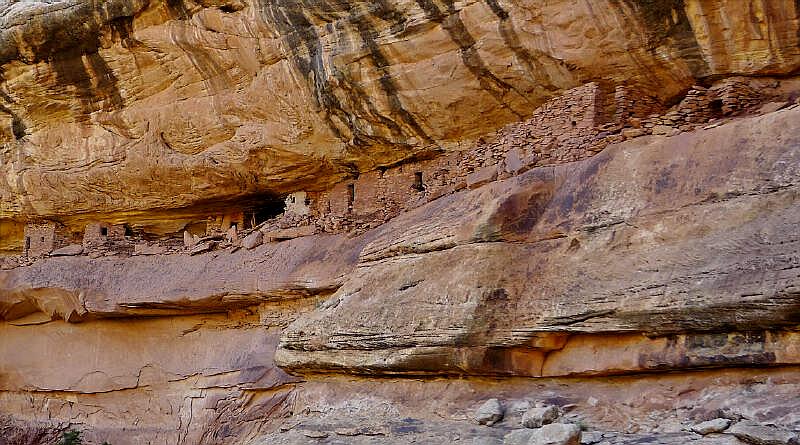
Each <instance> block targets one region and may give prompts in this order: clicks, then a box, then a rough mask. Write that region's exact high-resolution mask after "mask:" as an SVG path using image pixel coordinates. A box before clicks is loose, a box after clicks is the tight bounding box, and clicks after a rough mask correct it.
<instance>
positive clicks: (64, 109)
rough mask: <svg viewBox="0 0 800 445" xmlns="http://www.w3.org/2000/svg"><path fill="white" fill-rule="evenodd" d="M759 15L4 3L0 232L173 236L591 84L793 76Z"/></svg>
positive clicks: (793, 51)
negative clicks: (92, 226)
mask: <svg viewBox="0 0 800 445" xmlns="http://www.w3.org/2000/svg"><path fill="white" fill-rule="evenodd" d="M748 4H749V5H750V7H749V8H743V7H742V5H741V4H740V2H738V1H721V0H719V1H717V0H715V1H707V0H704V1H699V0H691V1H688V0H687V1H672V0H670V1H659V2H650V1H647V2H645V1H638V0H604V1H602V2H600V3H597V2H593V3H587V2H581V1H575V0H560V1H557V2H546V3H542V2H527V3H526V2H523V3H506V2H496V1H487V2H474V1H470V2H464V3H453V2H444V3H437V2H424V1H417V2H399V3H393V2H388V3H380V4H371V3H357V2H355V3H336V4H328V3H324V2H323V3H320V2H311V3H307V4H303V5H299V4H294V3H285V2H239V1H235V0H231V1H223V0H220V1H201V2H193V1H189V0H187V1H153V2H135V1H128V0H114V1H111V2H101V3H96V2H87V1H82V0H71V1H64V2H45V3H35V2H18V3H7V4H6V5H5V6H4V8H3V10H2V16H0V18H2V26H0V28H2V29H1V30H0V62H2V67H3V72H2V90H3V93H4V94H3V99H2V101H3V113H4V114H5V116H6V118H5V119H4V120H3V121H4V125H5V128H4V129H3V132H4V134H5V139H4V141H5V144H4V146H3V149H2V158H0V159H2V164H1V165H2V167H0V168H2V172H3V174H2V177H3V178H5V179H4V180H3V181H2V182H0V196H2V204H0V219H8V218H13V219H17V220H20V219H26V218H32V217H57V218H59V219H61V220H63V221H64V222H67V223H69V224H72V225H73V226H74V228H75V229H76V230H80V228H81V225H82V224H84V223H85V222H86V221H87V220H88V219H90V218H91V217H93V216H94V217H96V216H98V215H100V216H102V217H104V218H106V219H110V220H114V221H117V222H129V223H132V224H135V225H138V226H140V227H143V228H146V229H147V230H149V231H151V232H153V233H169V232H175V231H179V230H180V229H181V228H182V226H183V225H185V224H187V223H191V222H192V221H195V220H197V219H198V217H201V216H202V217H204V216H205V215H206V214H208V207H209V206H211V207H212V208H220V207H224V206H225V205H227V204H226V202H229V201H230V200H231V199H236V198H241V197H244V196H253V195H256V196H260V195H273V194H281V193H286V192H291V191H295V190H299V189H303V188H310V189H313V188H323V187H325V186H327V185H329V184H330V183H332V182H335V181H336V180H338V179H341V178H343V177H346V176H347V175H350V174H352V173H353V172H354V171H357V170H360V171H364V170H369V169H370V168H373V167H374V166H376V165H388V164H392V163H395V162H397V161H400V160H402V159H405V158H408V157H410V156H414V155H415V154H419V153H421V152H429V151H431V150H440V149H449V148H455V147H457V146H458V145H459V144H461V143H463V142H464V141H466V140H469V139H471V138H474V137H476V136H479V135H481V134H483V133H486V132H487V131H491V130H494V129H496V128H499V127H500V126H502V125H503V124H504V123H507V122H511V121H515V120H518V119H520V118H522V117H525V116H528V115H530V114H531V112H532V111H533V110H534V109H535V108H536V107H537V106H538V105H540V104H541V103H542V102H543V101H544V100H546V99H548V98H550V97H553V96H555V95H557V94H558V93H560V92H562V91H564V90H565V89H567V88H571V87H574V86H577V85H580V84H582V83H584V82H585V81H587V80H597V81H602V82H607V83H610V84H619V83H625V84H628V85H632V86H638V87H641V89H642V90H643V91H649V92H651V94H653V95H654V96H655V97H656V98H657V99H660V100H664V101H670V100H672V99H673V98H675V97H676V96H677V95H679V94H680V93H682V92H683V91H685V90H686V89H688V87H689V86H691V85H693V84H695V83H697V82H699V81H702V80H703V79H707V78H712V77H718V76H727V75H734V74H744V75H767V74H769V75H783V74H788V73H792V72H794V71H795V70H797V68H798V66H800V51H799V50H798V29H800V24H799V22H798V11H797V5H796V4H795V3H794V2H792V1H789V0H785V1H771V2H767V3H764V2H756V1H753V2H748ZM745 11H746V12H745ZM79 25H80V26H79ZM178 208H181V209H183V210H180V211H174V210H173V209H178ZM9 224H10V223H8V222H4V223H3V225H5V226H8V227H9V230H11V226H9ZM20 242H21V241H19V239H18V238H17V239H16V241H15V242H14V243H12V246H16V248H18V247H19V245H20V244H19V243H20ZM12 246H9V247H12Z"/></svg>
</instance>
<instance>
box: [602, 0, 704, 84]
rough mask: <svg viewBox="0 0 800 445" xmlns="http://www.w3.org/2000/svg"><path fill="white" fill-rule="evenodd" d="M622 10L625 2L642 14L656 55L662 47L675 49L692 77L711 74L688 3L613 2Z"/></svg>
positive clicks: (661, 0)
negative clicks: (690, 16)
mask: <svg viewBox="0 0 800 445" xmlns="http://www.w3.org/2000/svg"><path fill="white" fill-rule="evenodd" d="M611 2H612V3H614V4H616V6H617V7H618V8H621V5H620V3H621V2H625V3H626V4H627V5H628V6H629V7H630V8H631V9H633V10H635V11H637V12H638V14H639V16H640V18H641V19H642V20H643V21H644V23H645V25H646V28H647V30H648V36H647V42H648V49H649V50H650V51H653V52H655V50H656V49H657V48H658V47H660V46H672V47H673V48H675V49H676V50H677V53H678V56H679V57H680V58H681V59H683V60H684V61H685V62H686V64H687V66H688V67H689V70H690V71H691V73H692V75H693V76H695V77H705V76H707V75H708V74H710V67H709V66H708V62H707V61H706V60H705V57H703V51H702V50H701V48H700V44H699V43H698V42H697V37H696V36H695V34H694V31H693V30H692V25H691V23H690V22H689V17H688V16H687V15H686V9H685V3H684V0H611Z"/></svg>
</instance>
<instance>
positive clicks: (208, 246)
mask: <svg viewBox="0 0 800 445" xmlns="http://www.w3.org/2000/svg"><path fill="white" fill-rule="evenodd" d="M755 82H756V81H755V80H753V79H749V78H729V79H725V80H722V81H720V82H718V83H716V84H714V85H713V86H711V87H710V88H705V87H701V86H695V87H692V88H691V89H690V90H689V91H688V92H687V94H686V95H685V97H684V98H683V99H682V100H681V101H680V102H679V103H678V104H676V105H674V106H673V107H671V108H670V109H669V110H667V108H666V106H665V105H664V104H662V103H660V102H659V101H658V100H657V99H655V98H653V97H651V96H649V95H648V94H645V93H644V92H642V91H639V90H637V89H636V88H634V87H630V86H622V85H621V86H616V87H610V86H606V85H601V84H599V83H588V84H585V85H582V86H579V87H577V88H573V89H571V90H569V91H567V92H566V93H564V94H563V95H561V96H558V97H556V98H553V99H551V100H550V101H548V102H546V103H545V104H543V105H542V106H541V107H539V108H538V109H537V110H536V111H535V112H534V113H533V115H532V116H531V117H530V118H528V119H526V120H524V121H521V122H515V123H512V124H510V125H507V126H506V127H504V128H502V129H501V130H499V131H497V132H495V133H494V134H491V135H486V136H483V137H481V138H479V139H478V140H477V141H476V142H475V143H474V145H473V146H472V148H471V149H469V150H464V151H453V152H449V153H446V154H443V155H441V156H438V157H436V158H434V159H428V160H420V161H415V162H408V163H404V164H401V165H398V166H394V167H386V168H378V169H376V170H374V171H369V172H366V173H363V174H360V175H359V176H357V177H355V178H353V179H351V180H349V181H343V182H340V183H338V184H336V185H334V186H333V187H332V188H330V189H328V190H323V191H298V192H294V193H291V194H289V195H287V196H286V197H285V199H284V201H283V203H282V204H283V205H282V207H281V209H279V210H280V213H278V212H277V210H276V209H275V208H271V209H269V211H268V212H266V213H265V212H264V211H263V209H261V210H259V209H253V208H250V209H235V210H232V211H229V212H225V213H223V214H217V215H211V216H209V217H208V218H207V220H206V222H205V232H204V233H190V232H189V231H188V230H187V231H186V232H184V237H183V240H182V241H183V243H182V244H180V241H179V240H178V244H176V245H175V246H171V247H170V246H167V247H166V248H165V247H164V246H161V245H160V244H157V245H150V244H148V243H147V242H144V241H142V240H141V239H139V238H137V237H135V236H127V235H128V234H127V231H126V227H125V226H124V225H114V224H109V223H104V222H98V221H95V222H91V223H89V224H87V225H86V229H85V232H84V236H83V241H82V247H83V250H82V253H86V254H89V255H91V256H100V255H112V254H116V253H132V254H154V253H170V252H177V251H181V248H188V249H189V252H190V253H191V254H196V253H202V252H206V251H209V250H213V249H216V248H224V247H234V248H238V247H241V246H242V245H243V244H244V245H245V246H247V247H248V248H252V247H254V246H256V245H258V244H260V243H261V242H262V241H265V242H268V241H280V240H286V239H291V238H296V237H301V236H308V235H312V234H315V233H342V232H351V231H355V232H363V231H366V230H368V229H370V228H373V227H376V226H378V225H380V224H383V223H384V222H386V221H388V220H390V219H392V218H394V217H395V216H397V215H398V214H400V213H401V212H403V211H407V210H410V209H413V208H415V207H418V206H421V205H423V204H425V203H426V202H429V201H432V200H434V199H437V198H439V197H441V196H444V195H446V194H450V193H454V192H456V191H458V190H462V189H465V188H475V187H479V186H481V185H483V184H486V183H488V182H491V181H495V180H498V179H504V178H508V177H510V176H513V175H516V174H519V173H522V172H524V171H526V170H528V169H530V168H533V167H537V166H545V165H555V164H561V163H566V162H573V161H578V160H581V159H585V158H587V157H590V156H593V155H594V154H596V153H598V152H600V151H602V150H603V149H604V148H605V147H606V146H607V145H609V144H611V143H617V142H622V141H624V140H626V139H631V138H634V137H640V136H645V135H650V134H655V135H665V136H673V135H676V134H678V133H680V132H682V131H691V130H693V129H694V128H696V127H697V126H705V125H708V124H709V122H711V121H714V120H715V119H721V118H724V117H727V116H733V115H736V114H737V113H742V112H747V111H748V110H752V109H754V108H755V107H756V106H758V105H760V104H762V103H763V102H764V101H765V99H768V97H766V96H765V94H764V93H763V91H762V90H763V86H762V85H754V83H755ZM761 82H762V83H763V82H765V81H761ZM772 83H773V84H772V85H771V86H772V87H773V88H774V87H775V85H777V83H779V82H778V81H772ZM273 213H278V214H273ZM244 238H246V239H245V240H244V243H243V242H242V241H243V240H242V239H244ZM254 238H257V239H258V242H254V241H253V239H254ZM68 245H70V237H69V236H68V235H67V234H65V233H64V228H63V226H61V225H60V224H59V223H56V222H52V221H45V222H34V223H29V224H27V225H26V226H25V248H24V252H23V256H24V257H26V258H29V259H35V258H41V257H44V256H47V255H50V254H51V253H52V252H54V251H56V250H57V249H62V248H64V247H65V246H68ZM176 246H179V247H176ZM76 252H77V250H76ZM78 253H81V252H78ZM72 254H75V253H72Z"/></svg>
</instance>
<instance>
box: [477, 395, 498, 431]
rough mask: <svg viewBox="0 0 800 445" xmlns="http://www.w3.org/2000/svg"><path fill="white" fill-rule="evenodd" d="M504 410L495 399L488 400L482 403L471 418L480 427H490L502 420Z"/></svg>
mask: <svg viewBox="0 0 800 445" xmlns="http://www.w3.org/2000/svg"><path fill="white" fill-rule="evenodd" d="M504 415H505V410H504V409H503V405H502V404H501V403H500V401H499V400H497V399H489V400H487V401H486V402H484V403H483V405H481V406H480V407H479V408H478V409H477V410H475V414H474V415H473V418H474V419H475V421H476V422H478V423H479V424H481V425H488V426H492V425H494V424H495V423H497V422H499V421H501V420H503V416H504Z"/></svg>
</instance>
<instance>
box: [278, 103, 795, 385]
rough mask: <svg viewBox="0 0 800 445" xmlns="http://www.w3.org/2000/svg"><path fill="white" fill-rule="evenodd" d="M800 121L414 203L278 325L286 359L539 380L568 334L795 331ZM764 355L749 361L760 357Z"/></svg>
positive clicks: (788, 119) (778, 121) (791, 118)
mask: <svg viewBox="0 0 800 445" xmlns="http://www.w3.org/2000/svg"><path fill="white" fill-rule="evenodd" d="M798 117H800V111H798V110H789V111H787V112H779V113H775V114H772V115H767V116H763V117H758V118H752V119H746V120H741V121H739V122H737V123H736V124H731V125H727V126H723V127H718V128H715V129H712V130H709V131H707V132H702V133H696V134H686V135H684V136H681V137H676V138H652V139H648V140H647V141H649V142H647V143H645V144H642V143H641V142H638V141H637V143H624V144H621V145H619V146H616V147H613V148H611V149H608V150H606V151H605V152H603V153H602V154H601V155H598V156H596V157H594V158H591V159H589V160H586V161H582V162H580V163H575V164H568V165H563V166H556V167H555V168H546V169H535V170H532V171H530V172H528V173H526V174H523V175H521V176H519V177H517V178H512V179H509V180H507V181H499V182H496V183H493V184H491V185H489V186H486V187H483V188H481V189H478V190H475V191H469V192H467V191H465V192H460V193H457V194H454V195H451V196H449V197H446V198H442V199H441V200H439V201H437V202H434V203H432V204H430V205H428V206H426V207H423V208H420V209H418V210H416V211H413V212H409V213H408V214H406V215H403V216H401V217H399V218H397V219H395V220H393V221H392V222H390V223H388V224H386V225H384V226H382V227H381V228H379V229H377V230H376V231H377V235H376V236H375V237H373V239H372V241H371V242H370V243H369V244H367V245H366V246H365V248H364V250H363V251H362V256H361V261H362V263H361V264H360V265H359V267H358V269H356V271H355V273H353V274H352V275H350V276H349V277H348V279H347V280H346V281H345V282H344V284H343V285H342V287H341V288H340V289H339V290H338V291H337V292H336V293H335V294H334V295H332V296H331V299H332V301H333V302H334V303H332V304H329V305H326V306H324V307H322V308H321V309H320V310H318V311H316V312H314V313H313V314H311V315H309V316H307V317H303V318H302V319H300V320H298V321H297V322H296V324H294V325H292V326H291V327H290V328H289V330H288V331H286V332H285V333H284V335H283V337H282V339H283V341H282V343H281V346H280V349H279V351H278V355H277V357H278V362H279V363H280V364H281V365H284V366H287V367H290V368H292V369H296V370H300V371H302V370H309V371H313V370H320V369H321V370H325V369H345V370H348V371H359V372H370V373H371V372H411V373H413V372H454V373H459V372H478V373H482V372H499V373H509V372H510V373H522V374H523V375H538V374H539V373H540V372H542V373H546V369H547V368H544V370H542V369H540V367H541V366H543V365H542V363H543V361H544V360H545V357H543V356H542V355H541V354H542V353H543V352H544V353H546V352H548V351H551V350H556V349H560V348H561V347H562V345H563V337H564V336H565V335H569V334H577V333H591V334H601V333H619V332H630V333H645V334H647V335H667V334H679V333H689V332H725V331H737V330H743V331H752V330H762V329H773V328H777V327H779V326H783V327H793V326H796V325H797V323H798V314H799V313H798V303H799V302H800V300H798V297H799V295H800V294H798V293H797V287H798V285H800V281H798V280H800V273H798V271H800V264H798V262H797V256H796V252H797V251H798V246H800V239H799V238H798V232H797V230H796V227H797V225H798V224H800V211H798V210H799V209H798V206H797V197H798V195H797V193H798V189H797V187H798V184H797V178H800V170H799V169H800V151H799V150H798V147H800V139H798V134H800V133H798V131H797V128H796V124H795V122H797V121H798ZM755 128H759V129H761V130H760V131H763V133H761V135H759V132H760V131H756V130H755ZM365 313H369V314H370V316H369V317H364V316H363V314H365ZM709 313H713V314H714V316H713V317H709V316H708V314H709ZM601 341H602V340H601ZM759 341H760V340H759ZM643 343H648V342H647V341H644V342H643ZM701 343H702V342H701ZM723 343H725V341H723ZM734 343H735V342H734ZM790 343H791V342H790ZM720 346H721V345H720ZM672 347H674V345H673V346H671V347H670V348H669V349H671V348H672ZM787 347H789V349H791V350H794V348H793V347H790V346H788V344H787ZM515 348H522V349H523V350H525V349H529V350H532V351H531V352H530V354H529V355H530V357H529V358H528V359H527V360H526V359H525V358H524V357H525V353H524V352H519V351H516V350H515ZM649 348H650V346H646V347H645V349H649ZM761 352H763V353H764V354H766V355H764V357H763V358H764V360H761V359H756V358H754V357H750V358H749V359H746V358H745V356H748V354H744V355H742V359H743V360H757V361H758V362H759V363H761V364H765V365H768V364H769V363H770V362H771V360H772V359H773V358H774V356H773V355H771V353H770V352H769V351H767V350H762V351H761ZM664 353H665V354H667V355H670V354H672V352H666V351H664ZM737 354H738V353H737ZM737 354H734V355H737ZM781 354H782V353H778V354H777V355H781ZM790 355H792V353H790ZM517 356H520V357H519V358H516V359H515V358H514V357H517ZM767 357H770V358H767ZM514 360H519V361H521V365H522V366H523V367H525V368H527V369H525V370H522V371H521V370H520V369H519V366H520V364H517V363H515V362H514ZM708 360H710V358H709V359H708ZM708 360H700V362H702V363H703V364H702V365H700V364H699V363H698V366H707V365H711V364H712V363H707V362H708ZM656 361H658V360H656ZM668 361H670V360H668ZM678 361H679V360H678ZM646 362H647V359H646V358H645V357H644V356H642V357H640V359H639V360H638V361H634V363H633V368H632V369H637V368H638V367H642V368H645V369H646V368H648V366H647V365H645V364H644V363H646ZM690 363H691V360H689V361H688V362H686V364H687V365H690V366H691V364H690ZM551 366H554V368H559V366H560V365H558V364H554V365H551ZM568 368H569V366H568ZM611 368H612V369H613V366H611Z"/></svg>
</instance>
